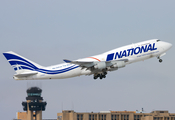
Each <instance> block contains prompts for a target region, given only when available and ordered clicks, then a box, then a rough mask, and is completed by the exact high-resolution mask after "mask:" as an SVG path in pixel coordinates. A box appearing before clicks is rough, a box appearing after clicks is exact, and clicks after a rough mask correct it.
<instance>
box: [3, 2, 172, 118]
mask: <svg viewBox="0 0 175 120" xmlns="http://www.w3.org/2000/svg"><path fill="white" fill-rule="evenodd" d="M174 5H175V1H174V0H168V1H165V0H154V1H153V0H108V1H107V0H86V1H85V0H74V1H71V0H66V1H63V0H62V1H61V0H50V1H48V0H37V1H34V0H28V1H25V0H5V1H4V0H1V1H0V16H1V17H0V43H1V44H0V53H1V55H0V61H1V62H0V66H1V68H2V69H3V70H2V69H1V73H0V96H1V97H0V116H1V119H6V120H7V119H8V120H12V119H13V118H16V112H19V111H20V112H22V111H23V109H22V105H21V103H22V101H25V100H26V96H27V94H26V90H27V88H28V87H30V86H39V87H40V88H41V89H42V90H43V92H42V97H43V98H44V101H46V102H47V106H46V111H44V112H43V118H45V119H46V118H55V119H56V118H57V113H59V112H62V110H74V111H76V112H92V111H93V112H100V111H109V110H113V111H123V110H128V111H135V110H141V109H142V108H144V110H145V112H148V113H149V112H151V111H153V110H168V111H169V112H171V113H175V106H174V101H175V92H174V91H175V87H174V86H175V74H174V71H175V65H174V59H175V55H174V51H175V48H174V47H172V48H171V49H170V50H169V51H168V52H167V54H166V56H163V57H162V59H163V62H162V63H159V62H158V59H157V58H152V59H149V60H145V61H142V62H138V63H133V64H130V65H127V66H126V67H125V68H121V69H119V70H117V71H114V72H109V73H108V75H107V77H106V79H103V80H99V79H98V80H94V79H93V76H80V77H74V78H69V79H59V80H57V79H56V80H25V81H16V80H14V79H13V78H12V77H13V74H15V72H14V70H13V69H12V67H11V66H10V65H9V63H8V62H7V60H6V59H5V57H4V56H3V54H2V53H3V52H7V51H14V52H16V53H18V54H20V55H22V56H24V57H26V58H28V59H30V60H32V61H34V62H36V63H38V64H40V65H43V66H50V65H55V64H59V63H63V62H64V61H63V59H70V60H76V59H79V58H84V57H89V56H93V55H97V54H101V53H103V52H106V51H109V50H111V49H115V48H117V47H121V46H124V45H128V44H132V43H137V42H141V41H144V40H149V39H154V38H156V39H160V40H162V41H166V42H169V43H172V44H173V45H175V36H174V35H175V23H174V21H175V7H174Z"/></svg>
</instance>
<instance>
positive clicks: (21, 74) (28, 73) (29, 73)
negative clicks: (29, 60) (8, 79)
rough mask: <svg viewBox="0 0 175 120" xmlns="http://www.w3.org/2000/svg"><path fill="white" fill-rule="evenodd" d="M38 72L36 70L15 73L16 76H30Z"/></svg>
mask: <svg viewBox="0 0 175 120" xmlns="http://www.w3.org/2000/svg"><path fill="white" fill-rule="evenodd" d="M37 73H38V72H36V71H31V72H23V73H19V74H15V75H14V76H15V77H27V76H30V75H35V74H37Z"/></svg>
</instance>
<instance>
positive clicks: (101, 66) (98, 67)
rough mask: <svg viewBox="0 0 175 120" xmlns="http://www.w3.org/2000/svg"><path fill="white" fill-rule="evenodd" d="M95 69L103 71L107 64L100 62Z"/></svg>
mask: <svg viewBox="0 0 175 120" xmlns="http://www.w3.org/2000/svg"><path fill="white" fill-rule="evenodd" d="M94 68H95V69H99V70H102V69H105V68H106V62H98V63H97V64H96V65H95V66H94Z"/></svg>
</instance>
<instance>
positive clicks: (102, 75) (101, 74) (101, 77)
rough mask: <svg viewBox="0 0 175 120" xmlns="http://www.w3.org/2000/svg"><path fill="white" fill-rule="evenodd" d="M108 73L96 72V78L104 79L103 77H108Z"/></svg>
mask: <svg viewBox="0 0 175 120" xmlns="http://www.w3.org/2000/svg"><path fill="white" fill-rule="evenodd" d="M106 75H107V72H103V73H100V74H99V73H97V74H94V80H96V79H97V78H98V77H99V78H100V79H103V78H106Z"/></svg>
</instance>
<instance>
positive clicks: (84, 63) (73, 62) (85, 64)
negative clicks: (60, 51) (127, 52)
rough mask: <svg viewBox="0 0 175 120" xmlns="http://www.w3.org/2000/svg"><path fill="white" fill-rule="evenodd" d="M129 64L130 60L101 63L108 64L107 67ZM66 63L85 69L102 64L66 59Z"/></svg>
mask: <svg viewBox="0 0 175 120" xmlns="http://www.w3.org/2000/svg"><path fill="white" fill-rule="evenodd" d="M119 61H120V62H121V61H122V62H128V59H121V60H111V61H101V62H103V63H106V67H110V66H112V65H114V64H117V63H118V62H119ZM64 62H66V63H71V64H76V65H80V66H81V67H85V68H90V67H93V66H95V65H96V64H98V63H100V62H98V61H90V62H89V61H88V62H86V61H71V60H67V59H64Z"/></svg>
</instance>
